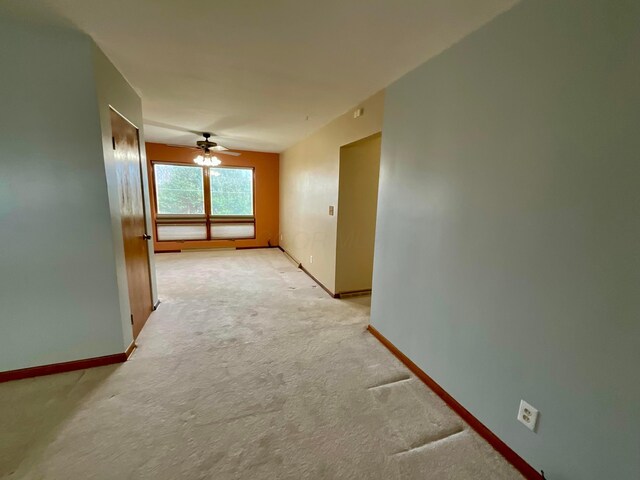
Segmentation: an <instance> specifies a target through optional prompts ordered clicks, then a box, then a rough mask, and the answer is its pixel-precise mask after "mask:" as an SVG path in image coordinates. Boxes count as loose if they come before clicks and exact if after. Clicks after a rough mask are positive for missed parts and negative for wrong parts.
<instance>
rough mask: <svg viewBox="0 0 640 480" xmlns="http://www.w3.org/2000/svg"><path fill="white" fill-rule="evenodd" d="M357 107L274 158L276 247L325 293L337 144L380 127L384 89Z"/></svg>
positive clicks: (330, 276)
mask: <svg viewBox="0 0 640 480" xmlns="http://www.w3.org/2000/svg"><path fill="white" fill-rule="evenodd" d="M358 106H359V107H361V108H363V109H364V114H363V115H362V116H360V117H358V118H353V109H352V110H350V111H349V112H347V113H345V114H344V115H341V116H340V117H338V118H336V119H335V120H333V121H332V122H331V123H329V124H327V125H325V126H324V127H322V128H321V129H320V130H318V131H317V132H315V133H314V134H313V135H311V136H310V137H308V138H306V139H305V140H303V141H301V142H299V143H298V144H296V145H294V146H293V147H291V148H289V149H288V150H285V151H284V152H283V153H282V154H281V156H280V234H281V240H280V245H281V246H282V247H283V248H284V249H285V250H286V251H287V252H289V254H290V255H292V256H293V257H294V258H295V259H296V260H298V261H299V262H301V263H302V264H303V265H304V266H305V268H307V270H309V272H310V273H311V274H312V275H313V276H315V277H316V278H317V279H318V280H319V281H320V282H322V283H323V284H324V285H325V286H326V287H327V288H328V289H329V290H331V291H335V269H336V224H337V222H336V219H337V217H336V216H335V215H334V216H330V215H329V206H330V205H334V206H336V207H337V204H338V174H339V170H340V147H341V146H343V145H346V144H348V143H352V142H355V141H356V140H360V139H361V138H365V137H368V136H370V135H373V134H374V133H377V132H379V131H381V130H382V114H383V108H384V93H383V92H379V93H377V94H375V95H374V96H372V97H370V98H369V99H367V100H365V101H364V102H362V103H361V104H360V105H358ZM354 109H355V106H354ZM311 256H313V263H311V261H310V257H311Z"/></svg>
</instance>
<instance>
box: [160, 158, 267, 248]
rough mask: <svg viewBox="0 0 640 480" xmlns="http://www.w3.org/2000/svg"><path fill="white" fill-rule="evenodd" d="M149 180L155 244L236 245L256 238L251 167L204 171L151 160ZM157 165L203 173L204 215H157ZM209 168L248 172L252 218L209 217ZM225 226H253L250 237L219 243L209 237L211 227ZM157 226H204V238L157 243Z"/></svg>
mask: <svg viewBox="0 0 640 480" xmlns="http://www.w3.org/2000/svg"><path fill="white" fill-rule="evenodd" d="M150 165H151V168H150V177H151V178H150V180H151V184H152V185H151V187H152V189H151V192H152V195H151V202H152V211H153V216H152V220H153V230H154V234H155V241H156V242H158V243H168V242H196V243H197V242H211V241H231V242H233V241H237V240H255V239H256V238H257V231H258V226H257V221H256V169H255V167H252V166H236V165H220V166H218V167H205V166H200V165H189V164H185V163H179V162H167V161H159V160H152V161H151V162H150ZM156 165H173V166H176V167H190V168H200V169H202V175H203V176H202V178H203V181H202V188H203V190H204V191H203V194H204V211H205V213H204V214H194V215H173V214H160V213H159V212H158V189H157V188H156V174H155V166H156ZM210 168H232V169H235V170H241V169H242V170H251V176H252V182H251V188H252V190H253V191H252V194H251V200H252V206H251V207H252V210H253V215H213V214H212V205H211V180H210V175H209V171H210V170H209V169H210ZM225 223H236V224H237V223H247V224H253V236H252V237H237V238H224V239H218V238H214V237H212V236H211V227H212V225H215V224H225ZM158 225H203V226H204V227H205V229H206V235H207V238H197V239H188V238H185V239H179V240H173V239H171V240H160V238H159V236H158Z"/></svg>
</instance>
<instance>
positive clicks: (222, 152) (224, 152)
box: [216, 150, 242, 157]
mask: <svg viewBox="0 0 640 480" xmlns="http://www.w3.org/2000/svg"><path fill="white" fill-rule="evenodd" d="M216 153H220V154H222V155H233V156H234V157H239V156H240V155H242V154H241V153H240V152H232V151H231V150H227V151H222V150H220V151H216Z"/></svg>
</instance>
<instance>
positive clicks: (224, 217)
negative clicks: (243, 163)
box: [209, 167, 255, 239]
mask: <svg viewBox="0 0 640 480" xmlns="http://www.w3.org/2000/svg"><path fill="white" fill-rule="evenodd" d="M209 184H210V194H211V212H212V215H211V238H214V239H223V238H226V239H228V238H253V237H255V222H254V220H253V169H248V168H231V167H217V168H211V169H210V181H209Z"/></svg>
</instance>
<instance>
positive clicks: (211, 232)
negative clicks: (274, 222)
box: [153, 163, 255, 241]
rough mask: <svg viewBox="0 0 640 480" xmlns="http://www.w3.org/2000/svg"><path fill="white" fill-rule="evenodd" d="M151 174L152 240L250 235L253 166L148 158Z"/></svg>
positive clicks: (253, 231) (253, 224)
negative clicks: (153, 203) (211, 165)
mask: <svg viewBox="0 0 640 480" xmlns="http://www.w3.org/2000/svg"><path fill="white" fill-rule="evenodd" d="M153 179H154V185H155V192H156V237H157V239H158V241H184V240H217V239H225V240H235V239H242V238H255V216H254V205H253V204H254V184H253V183H254V182H253V168H243V167H216V168H207V167H201V166H197V165H174V164H168V163H154V164H153ZM205 192H208V195H207V197H208V198H205Z"/></svg>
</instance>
